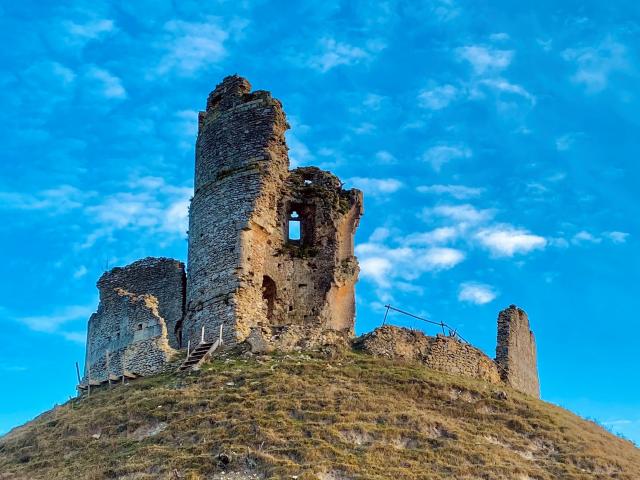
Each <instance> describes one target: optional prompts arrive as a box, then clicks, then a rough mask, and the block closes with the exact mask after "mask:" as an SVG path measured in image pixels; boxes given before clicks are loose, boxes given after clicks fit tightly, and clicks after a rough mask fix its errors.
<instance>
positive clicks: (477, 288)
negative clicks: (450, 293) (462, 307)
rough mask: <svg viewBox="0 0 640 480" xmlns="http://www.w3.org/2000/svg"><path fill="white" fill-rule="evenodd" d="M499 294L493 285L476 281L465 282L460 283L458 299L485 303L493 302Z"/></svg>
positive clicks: (478, 303)
mask: <svg viewBox="0 0 640 480" xmlns="http://www.w3.org/2000/svg"><path fill="white" fill-rule="evenodd" d="M497 296H498V294H497V292H496V290H495V288H493V287H492V286H491V285H486V284H483V283H476V282H465V283H463V284H461V285H460V289H459V291H458V300H460V301H461V302H467V303H473V304H476V305H484V304H486V303H489V302H492V301H493V300H494V299H495V298H496V297H497Z"/></svg>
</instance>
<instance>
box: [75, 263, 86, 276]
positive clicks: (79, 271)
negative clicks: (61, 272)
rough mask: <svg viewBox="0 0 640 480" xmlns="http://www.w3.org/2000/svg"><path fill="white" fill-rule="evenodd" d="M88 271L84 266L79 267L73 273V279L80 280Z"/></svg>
mask: <svg viewBox="0 0 640 480" xmlns="http://www.w3.org/2000/svg"><path fill="white" fill-rule="evenodd" d="M88 271H89V270H87V267H85V266H84V265H80V266H79V267H78V268H76V270H75V271H74V272H73V278H82V277H84V276H85V275H86V274H87V272H88Z"/></svg>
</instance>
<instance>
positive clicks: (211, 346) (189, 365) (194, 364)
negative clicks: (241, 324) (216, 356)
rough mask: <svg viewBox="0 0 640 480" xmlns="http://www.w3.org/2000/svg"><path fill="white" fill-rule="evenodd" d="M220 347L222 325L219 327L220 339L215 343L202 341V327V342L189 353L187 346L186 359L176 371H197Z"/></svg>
mask: <svg viewBox="0 0 640 480" xmlns="http://www.w3.org/2000/svg"><path fill="white" fill-rule="evenodd" d="M221 345H222V325H221V326H220V337H219V338H218V339H217V340H216V341H215V342H205V341H204V327H202V340H201V341H200V344H199V345H198V346H197V347H196V348H194V349H193V350H191V351H189V346H187V358H186V359H185V360H184V362H182V364H181V365H180V366H179V367H178V371H179V372H185V371H187V370H197V369H198V368H199V367H200V365H201V364H202V363H203V362H204V361H205V360H206V359H207V357H209V356H210V355H211V354H212V353H213V352H215V351H216V350H217V349H218V348H220V346H221Z"/></svg>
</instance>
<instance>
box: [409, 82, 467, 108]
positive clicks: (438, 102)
mask: <svg viewBox="0 0 640 480" xmlns="http://www.w3.org/2000/svg"><path fill="white" fill-rule="evenodd" d="M457 96H458V89H457V88H456V87H454V86H453V85H449V84H446V85H439V86H437V87H433V88H430V89H425V90H422V91H421V92H420V93H419V94H418V105H420V106H421V107H423V108H426V109H429V110H442V109H443V108H445V107H447V106H448V105H449V104H450V103H451V102H452V101H454V100H455V99H456V98H457Z"/></svg>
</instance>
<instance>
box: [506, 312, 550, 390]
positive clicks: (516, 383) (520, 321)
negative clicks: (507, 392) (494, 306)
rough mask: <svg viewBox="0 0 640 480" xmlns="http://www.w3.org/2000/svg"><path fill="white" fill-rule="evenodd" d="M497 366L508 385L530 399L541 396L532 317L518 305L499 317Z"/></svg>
mask: <svg viewBox="0 0 640 480" xmlns="http://www.w3.org/2000/svg"><path fill="white" fill-rule="evenodd" d="M496 363H497V364H498V365H499V366H500V368H501V375H502V379H503V380H504V381H505V382H506V383H507V384H508V385H511V386H512V387H513V388H515V389H516V390H519V391H521V392H523V393H526V394H528V395H532V396H534V397H539V396H540V383H539V379H538V366H537V360H536V341H535V338H534V336H533V332H532V331H531V329H530V327H529V317H528V316H527V314H526V313H525V311H524V310H522V309H520V308H518V307H516V306H515V305H511V306H510V307H509V308H507V309H505V310H503V311H501V312H500V314H499V315H498V343H497V347H496Z"/></svg>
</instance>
